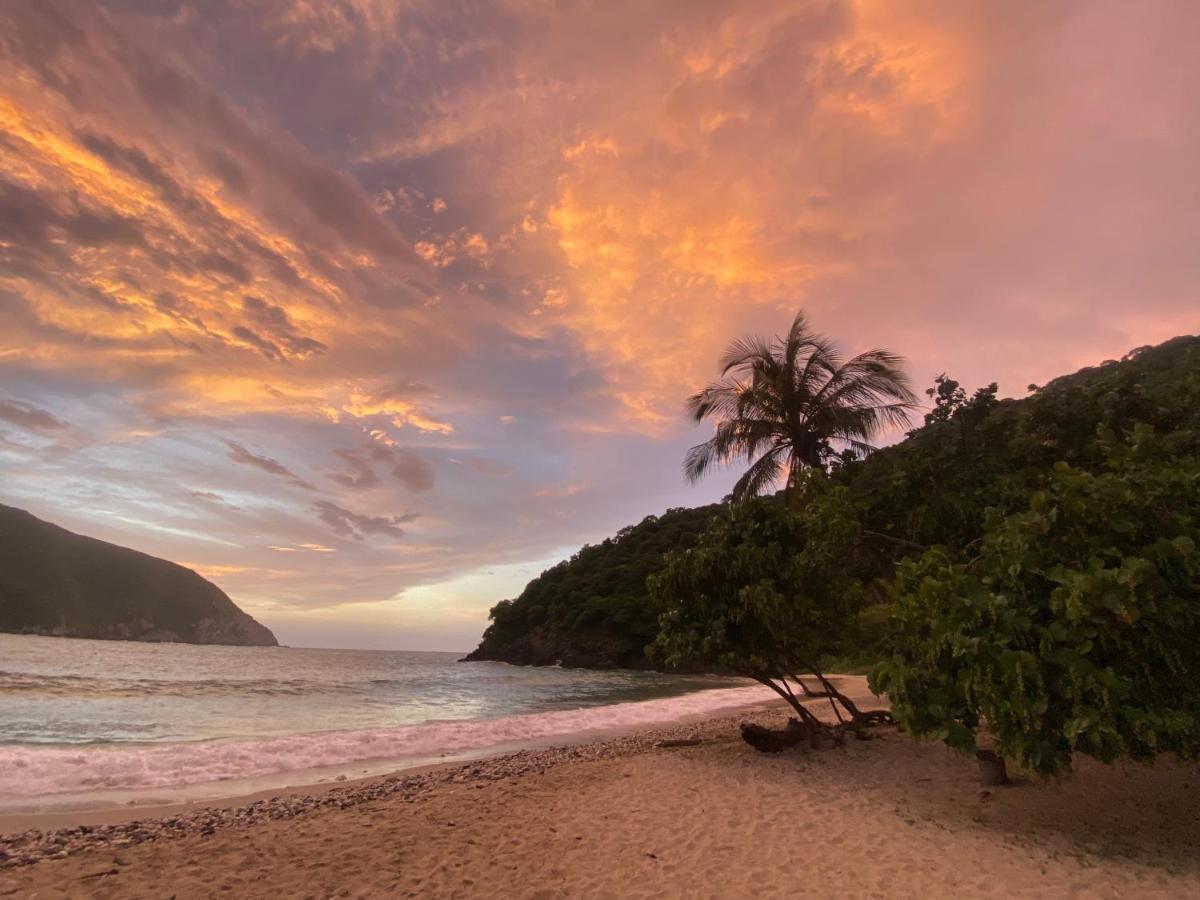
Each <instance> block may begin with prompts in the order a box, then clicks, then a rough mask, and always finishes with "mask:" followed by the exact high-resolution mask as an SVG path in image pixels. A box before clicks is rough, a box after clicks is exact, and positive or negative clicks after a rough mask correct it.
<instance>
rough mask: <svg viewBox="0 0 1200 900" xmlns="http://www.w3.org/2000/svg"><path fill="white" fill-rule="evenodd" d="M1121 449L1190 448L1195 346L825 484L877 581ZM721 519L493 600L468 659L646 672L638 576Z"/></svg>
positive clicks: (1088, 373) (632, 538) (934, 424)
mask: <svg viewBox="0 0 1200 900" xmlns="http://www.w3.org/2000/svg"><path fill="white" fill-rule="evenodd" d="M1139 426H1140V427H1141V431H1138V429H1139ZM1139 434H1140V435H1141V437H1140V438H1139V437H1137V435H1139ZM1130 440H1135V441H1136V440H1153V441H1155V442H1157V449H1158V452H1159V453H1162V454H1166V455H1167V456H1168V457H1174V456H1180V455H1184V454H1187V453H1194V452H1195V450H1196V448H1197V447H1198V446H1200V337H1179V338H1175V339H1173V340H1171V341H1167V342H1166V343H1164V344H1160V345H1158V346H1155V347H1145V348H1139V349H1138V350H1134V351H1131V352H1130V353H1129V354H1127V355H1126V356H1125V357H1124V358H1123V359H1122V360H1120V361H1112V360H1110V361H1107V362H1105V363H1102V364H1101V365H1098V366H1094V367H1090V368H1086V369H1083V370H1081V371H1079V372H1076V373H1074V374H1072V375H1066V376H1063V377H1060V378H1057V379H1055V380H1053V381H1051V382H1050V383H1048V384H1046V385H1044V386H1042V387H1039V388H1036V389H1034V390H1032V391H1031V392H1030V394H1029V396H1027V397H1024V398H1021V399H1015V400H997V399H996V398H995V390H994V388H992V389H988V388H985V389H983V390H981V391H978V392H977V393H976V394H975V395H974V396H973V397H970V398H965V397H964V398H963V399H962V401H961V402H959V403H957V404H954V405H953V406H952V408H948V409H947V410H946V411H945V415H944V417H943V418H942V419H941V420H935V421H931V422H929V423H927V424H925V425H924V426H922V427H920V428H917V429H916V430H915V431H913V432H911V433H910V434H909V435H908V436H907V437H906V438H905V439H904V440H902V441H900V442H899V443H897V444H895V445H893V446H890V447H886V448H883V449H881V450H879V451H878V452H876V453H874V454H872V455H871V456H870V457H868V458H867V459H866V460H862V461H856V462H849V463H847V464H845V465H842V466H839V467H837V469H836V470H835V471H834V472H833V473H832V477H833V478H834V479H835V480H836V481H838V482H840V483H843V484H845V485H846V486H848V487H849V488H850V490H851V493H852V495H853V496H854V498H855V499H856V501H857V502H858V503H860V504H861V505H862V518H863V525H864V528H865V529H866V530H867V533H868V534H869V535H870V540H871V542H872V545H873V546H872V552H871V553H867V554H864V555H863V557H864V559H869V560H871V562H870V564H869V568H870V570H871V571H870V572H863V573H861V574H863V575H869V576H874V577H882V578H886V577H889V576H890V574H891V569H892V566H893V565H894V564H895V562H896V561H898V559H900V558H902V557H903V556H904V555H905V554H906V553H911V552H913V551H914V550H919V549H921V548H924V547H928V546H932V545H935V544H942V545H947V546H958V547H961V546H964V545H966V544H968V543H970V542H971V541H972V540H974V539H975V538H976V537H977V536H978V534H979V529H980V527H981V524H982V521H983V518H984V516H985V515H986V513H987V511H988V510H989V509H999V510H1002V511H1011V510H1015V509H1018V508H1023V507H1024V506H1025V505H1026V504H1027V503H1028V502H1029V497H1030V494H1031V493H1032V492H1033V491H1035V490H1037V489H1038V488H1039V486H1040V485H1041V484H1042V483H1044V481H1045V479H1046V477H1047V475H1048V474H1049V472H1050V471H1051V470H1052V467H1053V466H1054V464H1055V463H1056V462H1059V461H1065V462H1068V463H1070V464H1071V465H1074V466H1077V467H1079V468H1083V469H1095V468H1098V467H1100V466H1102V465H1103V464H1104V461H1105V459H1106V456H1107V453H1108V450H1109V448H1110V447H1111V446H1112V445H1113V444H1114V443H1116V442H1120V441H1130ZM720 509H721V507H720V506H719V505H714V506H707V507H700V508H697V509H677V510H670V511H668V512H667V513H666V514H664V515H663V516H661V517H655V516H650V517H648V518H647V519H645V520H643V521H642V522H641V523H640V524H638V525H635V526H632V527H629V528H625V529H623V530H622V531H621V532H619V533H618V535H617V536H616V537H615V538H611V539H609V540H606V541H604V542H603V543H601V544H599V545H596V546H594V547H585V548H583V549H582V550H581V551H580V552H579V553H577V554H576V555H575V556H573V557H572V558H571V559H569V560H567V561H565V562H562V563H559V564H558V565H557V566H555V567H554V568H552V569H549V570H547V571H546V572H544V573H542V575H540V576H539V577H538V578H536V579H534V580H533V581H531V582H530V583H529V585H528V586H527V587H526V588H525V590H524V591H523V592H522V593H521V595H520V596H518V597H517V598H515V599H513V600H504V601H501V602H500V603H498V604H497V605H496V606H495V607H494V608H493V609H492V612H491V618H492V624H491V625H490V626H489V627H488V629H487V631H485V632H484V635H483V640H482V641H481V643H480V645H479V648H478V649H477V650H475V651H474V652H473V653H472V654H471V655H470V656H468V657H467V659H499V660H504V661H507V662H512V663H521V664H534V665H540V664H553V663H554V662H556V661H560V660H561V661H562V663H563V664H564V665H581V666H596V667H608V666H625V667H633V668H645V667H649V666H650V665H651V663H650V662H649V661H648V660H647V659H646V657H645V654H644V652H643V648H644V647H645V646H646V644H647V643H649V642H650V641H651V640H652V639H653V638H654V636H655V634H656V633H657V611H656V610H655V609H654V608H653V607H652V606H651V605H650V602H649V600H648V598H647V592H646V588H645V577H646V576H647V575H649V574H652V573H653V572H656V571H658V570H659V569H660V568H661V566H662V554H663V553H664V552H666V551H667V550H671V549H674V548H676V547H688V546H691V544H692V543H694V542H695V540H696V536H697V535H698V534H699V532H700V531H702V530H703V529H704V527H705V526H706V524H707V523H708V521H709V520H710V519H711V518H712V517H713V516H714V515H715V514H716V513H717V512H718V511H719V510H720ZM881 549H882V550H883V551H884V552H880V551H881ZM868 580H869V579H868Z"/></svg>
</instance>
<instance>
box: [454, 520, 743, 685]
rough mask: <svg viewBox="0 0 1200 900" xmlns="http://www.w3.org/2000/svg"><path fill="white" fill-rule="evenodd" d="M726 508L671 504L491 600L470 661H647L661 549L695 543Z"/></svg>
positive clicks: (628, 664)
mask: <svg viewBox="0 0 1200 900" xmlns="http://www.w3.org/2000/svg"><path fill="white" fill-rule="evenodd" d="M719 508H720V507H719V506H718V505H713V506H701V507H698V508H696V509H669V510H667V511H666V512H665V513H663V514H662V515H661V516H647V517H646V518H644V519H643V520H642V521H641V522H639V523H638V524H637V525H630V526H628V527H626V528H622V529H621V530H620V531H618V532H617V534H616V535H615V536H614V537H611V538H606V539H605V540H604V541H602V542H601V543H599V544H595V545H589V546H585V547H584V548H583V549H582V550H580V551H579V552H578V553H576V554H575V555H574V556H572V557H571V558H570V559H568V560H564V561H563V562H560V563H559V564H558V565H556V566H553V567H552V568H549V569H547V570H546V571H545V572H543V573H542V574H541V575H539V576H538V577H537V578H535V579H533V581H531V582H529V584H528V585H526V586H525V590H523V591H522V592H521V595H520V596H519V597H517V598H516V599H515V600H502V601H500V602H499V603H497V604H496V605H495V606H494V607H492V612H491V619H492V624H491V625H490V626H488V629H487V631H486V632H484V635H483V641H482V642H481V643H480V645H479V647H478V648H477V649H476V650H474V651H473V652H472V653H471V654H470V655H469V656H468V657H467V659H468V660H481V659H497V660H502V661H504V662H511V663H517V664H521V665H535V666H537V665H553V664H554V663H556V662H560V661H561V662H562V664H563V665H565V666H584V667H588V668H612V667H620V668H645V667H647V666H648V663H647V662H646V657H645V654H644V652H643V650H644V648H645V646H646V644H647V643H649V642H650V641H651V640H652V639H653V638H654V635H655V634H656V633H657V632H658V614H657V612H656V611H655V610H654V609H653V608H652V607H651V606H650V602H649V600H648V599H647V596H646V576H648V575H651V574H653V573H654V572H657V571H658V570H659V569H660V568H661V567H662V558H663V554H664V553H666V552H667V551H668V550H674V549H675V548H677V547H689V546H691V545H692V544H693V543H694V542H695V540H696V536H697V535H699V534H700V532H701V531H703V530H704V527H705V526H706V525H707V524H708V522H709V520H710V519H711V518H712V517H713V515H714V514H715V513H716V511H717V510H718V509H719Z"/></svg>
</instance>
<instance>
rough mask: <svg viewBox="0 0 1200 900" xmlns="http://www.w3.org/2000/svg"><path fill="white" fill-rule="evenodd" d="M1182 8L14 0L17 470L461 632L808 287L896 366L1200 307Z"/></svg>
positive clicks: (306, 585)
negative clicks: (732, 349)
mask: <svg viewBox="0 0 1200 900" xmlns="http://www.w3.org/2000/svg"><path fill="white" fill-rule="evenodd" d="M1197 46H1200V4H1196V3H1191V2H1186V0H1180V2H1144V3H1138V4H1130V3H1128V2H1124V0H1112V2H1105V0H1079V2H1067V0H1061V2H1055V0H1050V2H1041V0H1038V2H1035V0H1029V2H1005V3H992V2H982V0H981V2H977V3H971V2H907V3H906V2H885V0H860V2H851V0H812V2H781V0H769V2H741V3H737V2H709V0H679V2H647V0H636V2H621V0H607V2H599V0H597V2H567V0H560V2H542V0H496V2H492V3H484V2H457V0H428V2H426V0H109V2H104V3H100V4H95V3H92V2H84V0H80V2H59V0H37V2H6V3H3V4H0V502H3V503H7V504H10V505H14V506H19V507H23V508H26V509H29V510H30V511H32V512H33V513H35V514H36V515H39V516H41V517H43V518H46V519H49V520H50V521H53V522H56V523H58V524H61V525H64V526H66V527H68V528H71V529H72V530H76V531H81V532H83V533H85V534H89V535H93V536H96V537H100V538H103V539H106V540H111V541H114V542H117V543H120V544H123V545H126V546H132V547H136V548H138V549H140V550H144V551H146V552H149V553H153V554H155V555H159V556H164V557H167V558H169V559H173V560H175V561H178V562H181V563H184V564H186V565H189V566H191V567H193V568H195V569H197V570H198V571H200V572H201V573H202V574H204V575H205V576H207V577H209V578H211V579H213V580H214V581H216V582H217V583H218V584H219V585H220V586H221V587H222V588H224V589H225V590H226V591H227V592H228V593H229V594H230V595H231V596H232V597H233V598H234V599H235V600H236V601H237V602H238V603H239V604H240V605H241V606H242V607H243V608H245V609H246V610H247V611H249V612H251V613H252V614H253V615H255V616H257V617H258V618H259V619H260V620H261V621H263V622H264V623H265V624H267V625H269V626H270V627H271V628H273V629H274V631H275V632H276V634H277V636H278V637H279V639H280V641H281V642H283V643H289V644H307V645H323V646H364V647H392V648H429V649H468V648H469V647H471V646H473V644H474V643H475V641H476V639H477V638H478V636H479V633H480V632H481V631H482V629H483V627H484V626H485V625H486V616H487V609H488V608H489V607H490V606H491V605H492V604H493V603H494V602H495V601H496V600H499V599H502V598H504V597H509V596H515V595H516V594H517V593H518V592H519V590H520V588H521V586H522V585H523V584H524V583H525V582H526V581H527V580H528V579H529V578H530V577H532V576H534V575H536V574H537V573H538V572H539V571H541V570H542V569H543V568H545V567H546V566H547V565H550V564H552V563H553V562H555V561H557V560H558V559H561V558H563V557H564V556H566V555H569V554H570V553H571V552H573V551H574V550H575V549H576V548H577V547H578V546H579V545H580V544H582V543H583V542H585V541H593V542H594V541H597V540H600V539H603V538H604V537H605V536H607V535H609V534H611V533H612V532H613V531H615V530H616V529H617V528H620V527H621V526H623V525H626V524H630V523H632V522H636V521H638V520H640V519H641V518H642V517H643V516H645V515H647V514H650V513H659V512H661V511H663V510H664V509H666V508H668V507H672V506H682V505H695V504H699V503H705V502H710V501H712V500H715V499H717V498H719V497H720V496H721V495H722V494H724V493H725V492H726V491H727V490H728V487H729V485H730V484H731V482H732V476H721V477H716V478H713V479H712V480H710V481H707V482H705V483H704V484H702V485H699V486H688V485H686V484H685V483H684V482H683V480H682V478H681V476H680V469H679V465H680V461H681V458H682V454H683V452H684V450H685V449H686V448H687V447H688V446H689V445H691V444H694V443H697V442H698V441H700V440H703V439H704V438H705V437H706V434H705V433H704V432H703V431H702V430H699V429H696V428H694V427H693V426H691V425H689V424H688V423H687V422H686V421H685V419H684V417H683V400H684V398H685V397H686V395H687V394H688V393H689V392H690V391H692V390H694V389H696V388H697V387H699V386H701V385H702V384H703V383H704V381H705V380H707V379H709V378H710V377H712V376H713V375H714V374H715V371H714V369H715V361H716V358H717V356H718V354H719V352H720V350H721V348H722V346H723V345H724V344H725V343H726V342H727V341H728V340H729V339H730V338H731V337H734V336H737V335H738V334H740V333H743V332H754V331H757V332H764V333H772V332H777V331H780V330H783V329H784V328H786V326H787V324H788V322H789V321H790V319H791V317H792V315H793V314H794V312H795V310H796V309H797V308H798V307H801V306H803V307H804V308H805V309H806V310H807V311H808V313H809V315H810V318H811V320H812V321H813V323H814V325H815V326H816V327H817V328H819V329H820V330H822V331H825V332H827V333H829V334H831V335H833V336H835V337H837V338H838V339H839V340H841V341H842V342H843V344H844V346H845V347H846V349H847V350H850V351H857V350H863V349H867V348H869V347H875V346H885V347H888V348H891V349H894V350H896V351H898V352H901V353H903V354H904V355H906V356H907V357H908V359H909V370H910V372H911V375H912V377H913V380H914V382H915V383H916V384H917V385H918V386H919V387H922V388H923V387H924V386H925V385H927V384H928V383H930V382H931V381H932V379H933V377H934V376H935V375H936V374H938V373H939V372H942V371H947V372H949V373H950V374H951V375H953V376H954V377H955V378H958V379H959V380H960V381H962V382H963V383H964V384H966V385H967V386H968V387H971V388H973V387H975V386H977V385H979V384H982V383H986V382H990V381H998V382H999V383H1000V390H1001V394H1002V395H1006V396H1020V395H1023V394H1024V393H1025V389H1026V386H1027V385H1028V384H1029V383H1031V382H1038V383H1040V382H1044V381H1045V380H1046V379H1048V378H1049V377H1052V376H1053V375H1056V374H1061V373H1064V372H1067V371H1071V370H1074V369H1077V368H1079V367H1081V366H1084V365H1089V364H1093V363H1097V362H1100V361H1102V360H1104V359H1106V358H1111V357H1118V356H1120V355H1121V354H1123V353H1124V352H1125V351H1127V350H1128V349H1130V348H1132V347H1135V346H1139V345H1142V344H1147V343H1155V342H1158V341H1161V340H1164V339H1166V338H1168V337H1172V336H1174V335H1176V334H1181V333H1193V332H1196V331H1197V330H1200V301H1198V297H1197V290H1196V285H1197V282H1198V280H1200V279H1198V276H1200V249H1198V248H1200V177H1198V172H1197V166H1198V160H1200V57H1198V56H1197V54H1196V47H1197Z"/></svg>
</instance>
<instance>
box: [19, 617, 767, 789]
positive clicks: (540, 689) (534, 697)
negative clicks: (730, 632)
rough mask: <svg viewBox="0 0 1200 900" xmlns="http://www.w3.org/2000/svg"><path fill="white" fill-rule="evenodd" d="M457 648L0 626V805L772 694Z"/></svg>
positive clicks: (452, 753)
mask: <svg viewBox="0 0 1200 900" xmlns="http://www.w3.org/2000/svg"><path fill="white" fill-rule="evenodd" d="M460 655H461V654H456V653H435V652H401V651H374V650H318V649H304V648H292V647H216V646H195V645H189V644H144V643H135V642H123V641H89V640H75V639H71V638H46V637H34V636H25V635H9V634H0V813H3V812H11V811H14V810H19V811H29V810H37V809H53V808H55V807H56V806H62V807H64V808H66V807H70V806H80V805H105V804H106V803H131V802H138V801H139V800H146V799H147V798H148V797H153V798H154V799H155V801H156V802H157V801H170V800H179V799H189V798H190V799H195V798H204V797H216V796H231V795H233V794H237V793H241V792H243V791H248V790H252V789H259V788H264V787H272V786H278V785H283V784H290V783H300V784H305V783H312V782H315V781H320V780H327V779H331V778H334V777H336V775H337V774H341V775H348V776H357V775H366V774H377V773H379V772H382V771H388V770H392V769H397V768H405V767H411V766H416V765H421V764H425V763H430V762H438V761H446V760H451V759H459V758H470V757H473V756H480V755H485V754H487V753H491V752H499V751H502V750H506V749H513V748H518V747H527V746H545V745H547V744H553V743H567V742H570V741H573V740H578V739H580V738H581V737H584V736H591V735H596V734H604V733H612V732H615V731H620V730H624V729H632V728H636V727H642V726H646V727H649V726H653V725H656V724H666V723H670V722H676V721H679V720H681V719H684V718H687V717H690V716H698V715H704V714H709V713H713V714H715V713H718V712H720V711H721V710H722V709H731V708H735V707H739V706H744V705H747V704H750V703H755V702H758V701H760V700H766V699H770V697H771V696H773V695H769V694H768V693H767V692H766V691H765V689H764V688H761V687H759V686H757V685H752V684H750V683H749V682H746V681H743V680H740V679H732V678H721V677H716V676H677V675H663V674H659V673H654V672H630V671H606V672H597V671H590V670H584V669H562V668H553V667H548V668H524V667H518V666H510V665H507V664H504V663H492V662H477V663H460V662H458V658H459V656H460Z"/></svg>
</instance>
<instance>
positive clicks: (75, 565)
mask: <svg viewBox="0 0 1200 900" xmlns="http://www.w3.org/2000/svg"><path fill="white" fill-rule="evenodd" d="M0 631H6V632H15V633H18V634H40V635H48V636H53V637H77V638H94V639H98V640H119V641H153V642H167V641H172V642H178V643H186V644H234V645H246V646H258V647H273V646H276V645H277V644H278V641H276V640H275V635H273V634H272V633H271V631H270V629H268V628H267V627H266V626H264V625H262V624H260V623H259V622H257V621H255V620H254V619H253V618H252V617H250V616H249V615H247V614H246V613H245V612H243V611H242V610H241V609H239V608H238V607H237V604H235V603H234V602H233V601H232V600H230V599H229V597H228V596H227V595H226V594H225V592H224V591H222V590H221V589H220V588H219V587H217V586H216V585H215V584H213V583H212V582H211V581H208V580H207V579H205V578H203V577H201V576H200V575H199V574H197V573H196V572H193V571H192V570H191V569H188V568H185V567H184V566H180V565H177V564H175V563H173V562H168V561H167V560H165V559H158V558H157V557H153V556H148V555H147V554H145V553H139V552H138V551H136V550H130V549H128V548H126V547H118V546H117V545H115V544H109V543H106V542H105V541H99V540H96V539H95V538H89V537H84V536H83V535H80V534H75V533H73V532H70V531H67V530H66V529H65V528H59V527H58V526H57V525H52V524H50V523H49V522H43V521H42V520H41V519H38V518H37V517H35V516H33V515H31V514H30V513H28V512H25V511H24V510H20V509H15V508H13V507H10V506H2V505H0Z"/></svg>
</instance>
